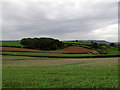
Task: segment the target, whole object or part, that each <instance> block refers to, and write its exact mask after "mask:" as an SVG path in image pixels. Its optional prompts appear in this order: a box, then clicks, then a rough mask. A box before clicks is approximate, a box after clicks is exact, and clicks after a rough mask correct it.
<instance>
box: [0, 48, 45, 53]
mask: <svg viewBox="0 0 120 90" xmlns="http://www.w3.org/2000/svg"><path fill="white" fill-rule="evenodd" d="M0 49H1V48H0ZM2 51H23V52H44V51H42V50H34V49H26V48H13V47H2Z"/></svg>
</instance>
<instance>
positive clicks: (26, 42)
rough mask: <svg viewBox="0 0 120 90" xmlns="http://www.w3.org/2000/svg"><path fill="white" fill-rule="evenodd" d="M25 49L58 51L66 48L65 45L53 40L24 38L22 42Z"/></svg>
mask: <svg viewBox="0 0 120 90" xmlns="http://www.w3.org/2000/svg"><path fill="white" fill-rule="evenodd" d="M20 43H21V44H22V45H23V47H25V48H31V49H40V50H56V49H60V48H63V47H64V44H63V43H62V42H61V41H59V40H57V39H53V38H45V37H42V38H23V39H22V40H21V42H20Z"/></svg>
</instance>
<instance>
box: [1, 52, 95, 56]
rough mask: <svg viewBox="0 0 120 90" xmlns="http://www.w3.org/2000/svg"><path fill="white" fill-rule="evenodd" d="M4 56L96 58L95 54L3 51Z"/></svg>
mask: <svg viewBox="0 0 120 90" xmlns="http://www.w3.org/2000/svg"><path fill="white" fill-rule="evenodd" d="M2 53H3V54H14V55H36V56H38V55H39V56H69V57H73V56H95V55H94V54H65V53H47V52H45V53H44V52H43V53H42V52H11V51H2Z"/></svg>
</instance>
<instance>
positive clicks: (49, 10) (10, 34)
mask: <svg viewBox="0 0 120 90" xmlns="http://www.w3.org/2000/svg"><path fill="white" fill-rule="evenodd" d="M112 24H117V3H115V2H107V3H105V2H104V3H102V2H99V3H96V4H93V3H82V4H81V3H60V4H59V3H54V2H52V3H47V2H46V3H45V2H44V3H23V4H16V3H8V2H6V3H3V39H21V38H22V37H36V36H43V35H46V36H47V35H48V36H53V37H56V38H59V39H61V38H62V39H64V38H66V37H67V35H68V34H70V33H76V34H74V36H73V35H71V37H70V38H72V37H73V38H74V39H81V37H84V38H85V34H86V33H87V34H86V35H88V36H89V35H90V36H92V35H91V33H92V32H93V31H94V30H96V29H99V28H103V27H107V26H109V25H112ZM78 33H79V36H77V35H78ZM92 34H93V33H92ZM84 38H83V39H84ZM86 38H88V39H89V37H86ZM86 38H85V39H86ZM91 38H94V39H96V38H95V37H91ZM102 38H103V37H102ZM112 40H115V38H114V39H112Z"/></svg>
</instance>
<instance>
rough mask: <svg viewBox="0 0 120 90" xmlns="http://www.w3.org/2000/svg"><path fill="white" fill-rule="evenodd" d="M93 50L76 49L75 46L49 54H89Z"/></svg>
mask: <svg viewBox="0 0 120 90" xmlns="http://www.w3.org/2000/svg"><path fill="white" fill-rule="evenodd" d="M93 51H94V50H90V49H87V48H83V47H77V46H70V47H67V48H64V49H59V50H55V51H49V52H55V53H89V52H93Z"/></svg>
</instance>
